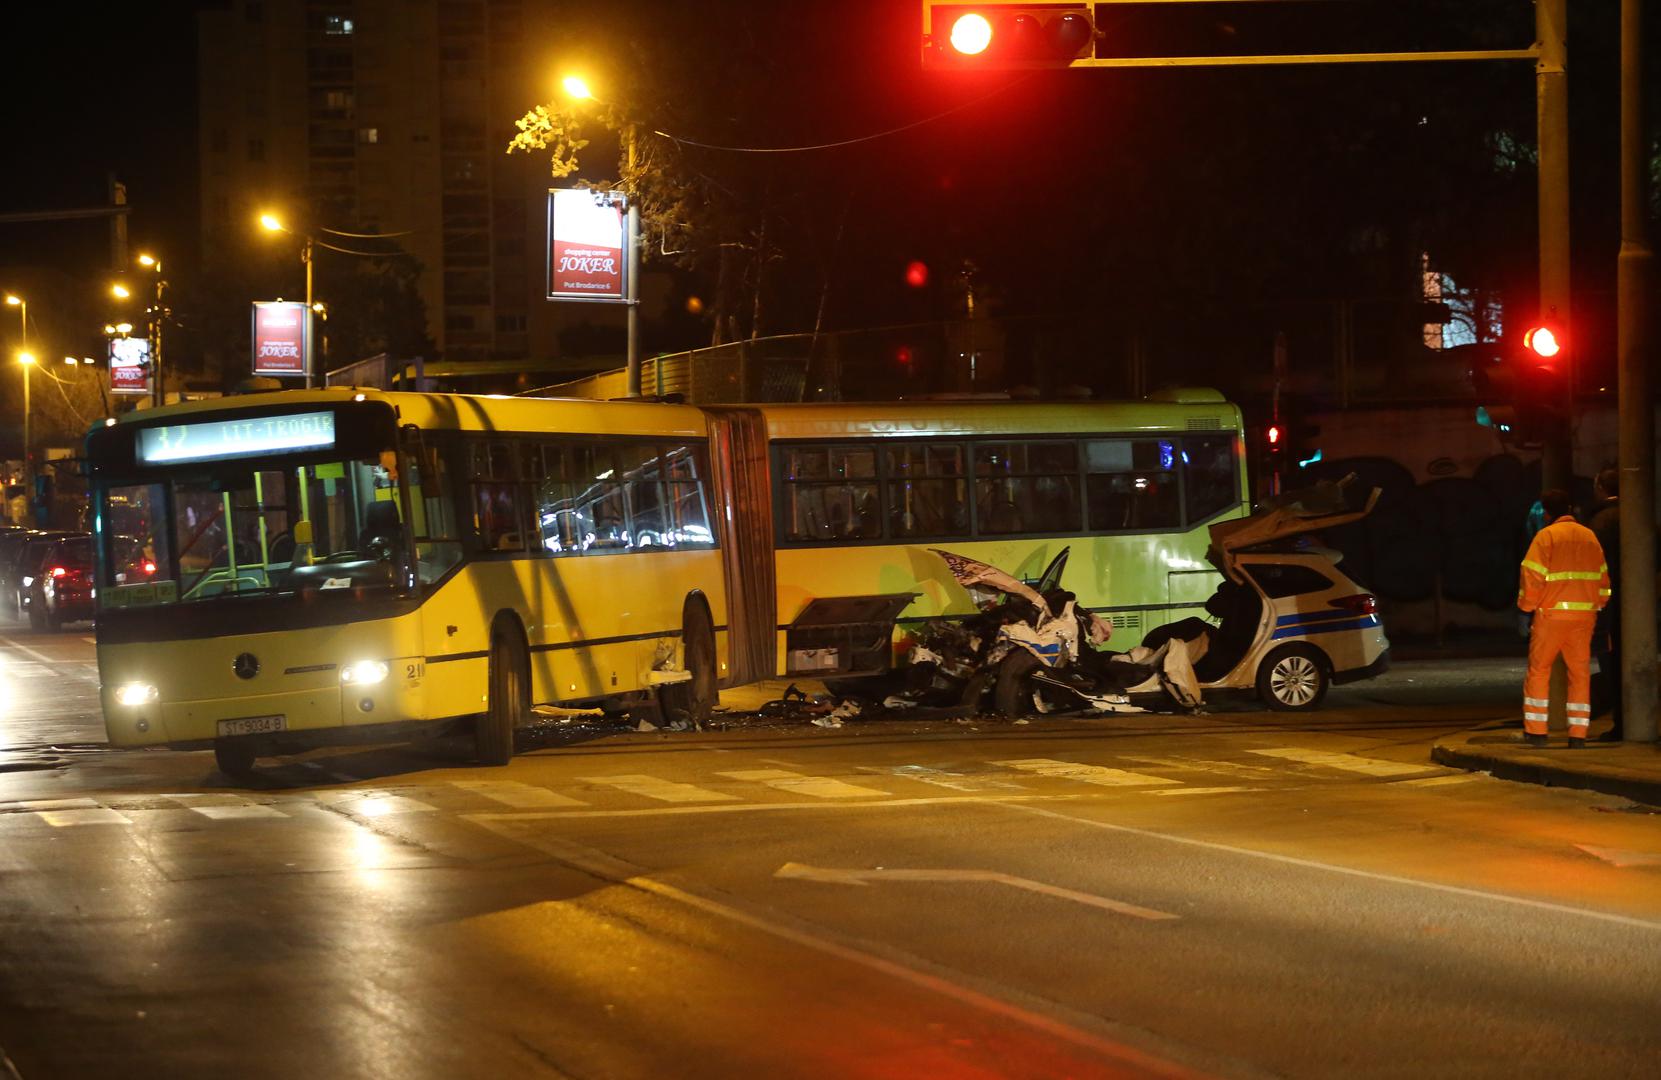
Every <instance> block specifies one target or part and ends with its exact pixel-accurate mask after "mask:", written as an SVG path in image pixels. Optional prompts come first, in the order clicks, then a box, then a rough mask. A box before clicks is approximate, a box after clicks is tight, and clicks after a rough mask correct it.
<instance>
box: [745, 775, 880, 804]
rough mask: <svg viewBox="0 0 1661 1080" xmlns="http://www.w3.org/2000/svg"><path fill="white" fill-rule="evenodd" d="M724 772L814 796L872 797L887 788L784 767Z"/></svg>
mask: <svg viewBox="0 0 1661 1080" xmlns="http://www.w3.org/2000/svg"><path fill="white" fill-rule="evenodd" d="M719 775H721V776H727V777H731V778H732V779H734V780H744V781H748V782H753V783H757V784H766V785H767V786H768V787H774V788H778V789H779V790H780V791H788V792H791V793H793V794H796V795H811V796H813V797H814V798H815V799H869V798H872V797H873V796H874V797H876V798H879V799H881V798H887V797H888V792H886V791H878V790H877V789H876V788H868V787H860V786H859V785H858V784H847V783H843V782H842V781H841V780H832V779H831V778H830V777H828V776H803V775H802V774H801V773H795V772H786V771H785V770H784V769H740V770H738V771H736V772H723V773H720V774H719Z"/></svg>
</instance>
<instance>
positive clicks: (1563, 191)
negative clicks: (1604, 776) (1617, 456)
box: [1534, 0, 1576, 699]
mask: <svg viewBox="0 0 1661 1080" xmlns="http://www.w3.org/2000/svg"><path fill="white" fill-rule="evenodd" d="M1567 7H1568V0H1535V2H1534V32H1535V47H1536V48H1537V49H1538V50H1539V55H1538V56H1537V57H1536V58H1535V61H1534V94H1535V109H1536V111H1535V123H1536V126H1537V131H1538V137H1539V143H1540V165H1539V179H1538V183H1539V203H1538V213H1539V230H1540V317H1541V318H1542V319H1550V320H1551V322H1552V324H1553V325H1554V326H1556V327H1558V328H1559V334H1560V337H1561V340H1563V341H1565V342H1567V343H1568V345H1569V347H1568V349H1567V350H1565V353H1564V358H1565V359H1564V369H1565V370H1564V372H1563V385H1564V386H1565V387H1566V388H1567V390H1566V400H1565V401H1564V402H1563V403H1562V405H1563V408H1562V416H1561V419H1560V420H1559V421H1558V423H1557V425H1556V426H1555V430H1553V431H1552V433H1551V437H1550V438H1549V439H1548V440H1547V442H1546V445H1545V448H1544V452H1543V455H1542V457H1543V460H1542V462H1541V472H1542V474H1543V476H1542V479H1543V480H1544V481H1545V486H1546V487H1547V488H1562V489H1564V490H1568V487H1569V483H1570V480H1571V479H1572V478H1573V476H1574V448H1573V447H1574V403H1575V368H1576V364H1575V362H1574V352H1575V337H1574V335H1573V333H1572V332H1571V330H1570V325H1569V315H1570V312H1569V72H1568V52H1569V44H1568V20H1567V14H1566V10H1567ZM1553 698H1554V699H1555V698H1556V695H1555V694H1554V695H1553Z"/></svg>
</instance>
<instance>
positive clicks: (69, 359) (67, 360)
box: [63, 356, 81, 367]
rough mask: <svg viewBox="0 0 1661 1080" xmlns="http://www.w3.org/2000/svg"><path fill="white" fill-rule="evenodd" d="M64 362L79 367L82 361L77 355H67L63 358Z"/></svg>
mask: <svg viewBox="0 0 1661 1080" xmlns="http://www.w3.org/2000/svg"><path fill="white" fill-rule="evenodd" d="M63 362H64V363H66V364H68V365H70V366H71V367H79V366H80V363H81V362H80V361H79V360H77V359H76V358H75V357H73V356H66V357H64V358H63Z"/></svg>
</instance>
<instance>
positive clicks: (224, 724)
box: [219, 716, 288, 737]
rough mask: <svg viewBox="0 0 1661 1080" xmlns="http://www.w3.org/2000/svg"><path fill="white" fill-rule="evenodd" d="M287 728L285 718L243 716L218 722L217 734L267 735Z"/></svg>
mask: <svg viewBox="0 0 1661 1080" xmlns="http://www.w3.org/2000/svg"><path fill="white" fill-rule="evenodd" d="M287 727H288V724H287V722H286V718H285V717H282V716H244V717H240V718H238V719H236V720H221V721H219V734H220V736H221V737H223V736H226V735H269V734H270V733H271V732H273V731H283V730H284V729H286V728H287Z"/></svg>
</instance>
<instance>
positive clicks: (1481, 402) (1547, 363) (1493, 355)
mask: <svg viewBox="0 0 1661 1080" xmlns="http://www.w3.org/2000/svg"><path fill="white" fill-rule="evenodd" d="M1567 345H1568V341H1567V338H1566V336H1565V334H1564V333H1563V330H1562V328H1561V327H1560V326H1557V325H1556V324H1555V323H1552V322H1550V321H1541V322H1537V323H1535V324H1534V325H1533V326H1530V327H1529V328H1528V329H1527V330H1525V331H1524V332H1523V333H1522V335H1521V336H1520V337H1519V338H1518V339H1516V340H1515V341H1513V342H1512V343H1511V344H1510V345H1509V346H1507V347H1503V348H1499V349H1497V350H1495V349H1493V348H1492V347H1490V349H1489V351H1486V352H1484V353H1482V354H1479V355H1478V356H1477V357H1476V359H1475V360H1474V362H1473V363H1472V365H1471V383H1472V385H1473V386H1474V387H1475V388H1476V393H1477V410H1476V420H1477V423H1479V424H1481V425H1483V426H1484V427H1491V428H1493V429H1494V431H1495V433H1496V434H1498V435H1499V437H1500V438H1501V440H1503V441H1505V442H1510V443H1518V444H1523V445H1538V444H1540V443H1543V442H1546V441H1547V440H1548V439H1550V438H1551V437H1552V436H1553V434H1554V433H1555V432H1556V431H1557V430H1558V429H1559V428H1560V427H1561V426H1562V424H1563V422H1564V421H1565V419H1566V418H1567V416H1568V413H1569V385H1568V377H1567V367H1566V365H1565V363H1564V361H1565V359H1566V355H1565V351H1566V348H1567Z"/></svg>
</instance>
